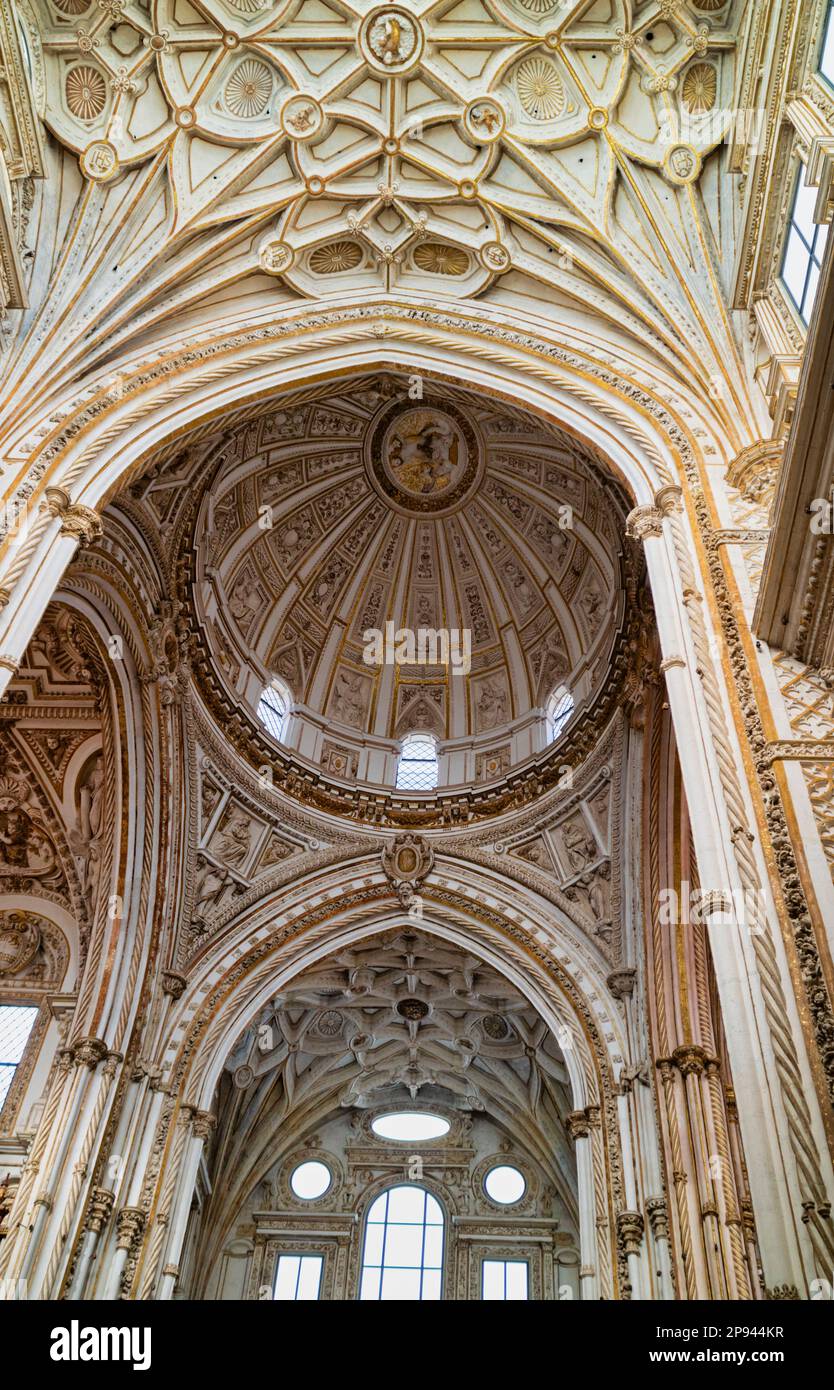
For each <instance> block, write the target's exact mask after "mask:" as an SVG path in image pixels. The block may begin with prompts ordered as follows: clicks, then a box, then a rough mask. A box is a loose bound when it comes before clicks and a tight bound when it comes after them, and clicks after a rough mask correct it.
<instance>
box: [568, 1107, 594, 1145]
mask: <svg viewBox="0 0 834 1390" xmlns="http://www.w3.org/2000/svg"><path fill="white" fill-rule="evenodd" d="M565 1128H566V1130H567V1132H568V1134H569V1135H570V1137H571V1139H572V1140H573V1141H574V1143H576V1141H577V1139H587V1138H588V1135H589V1134H590V1133H591V1126H590V1123H589V1121H588V1116H587V1115H586V1114H585V1111H584V1110H572V1111H571V1112H570V1114H569V1115H566V1116H565Z"/></svg>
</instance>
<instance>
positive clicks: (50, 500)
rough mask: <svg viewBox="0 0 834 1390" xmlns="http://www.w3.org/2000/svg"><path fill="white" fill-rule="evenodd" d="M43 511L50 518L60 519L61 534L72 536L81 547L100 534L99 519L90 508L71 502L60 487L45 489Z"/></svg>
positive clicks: (96, 513)
mask: <svg viewBox="0 0 834 1390" xmlns="http://www.w3.org/2000/svg"><path fill="white" fill-rule="evenodd" d="M44 508H45V510H46V511H47V512H48V513H49V515H50V516H56V517H60V520H61V534H62V535H65V536H72V537H73V538H74V539H75V540H77V541H80V542H81V544H82V545H90V544H91V542H92V541H94V540H97V539H98V537H99V536H100V535H101V533H102V525H101V517H100V516H99V514H98V512H96V511H94V510H93V508H92V507H85V506H84V505H83V504H82V503H81V502H72V501H71V500H70V497H69V494H68V493H66V492H65V491H64V489H63V488H61V487H48V488H47V489H46V501H45V503H44Z"/></svg>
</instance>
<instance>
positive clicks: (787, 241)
mask: <svg viewBox="0 0 834 1390" xmlns="http://www.w3.org/2000/svg"><path fill="white" fill-rule="evenodd" d="M832 4H833V5H834V0H832ZM807 173H808V166H807V165H806V164H803V163H802V162H800V165H799V168H798V170H797V174H796V182H795V184H794V190H793V198H792V199H791V206H790V213H789V215H788V223H787V229H786V232H785V237H784V240H783V243H782V256H781V261H780V265H779V284H780V285H781V287H782V289H783V291H784V293H785V295H786V297H787V300H788V303H789V304H790V305H791V306H792V308H793V310H794V312H795V313H796V314H797V315H798V317H799V320H800V322H801V323H802V325H803V326H804V328H805V329H806V330H807V329H808V327H809V326H810V323H811V319H812V317H813V313H814V305H815V303H816V295H817V291H816V290H815V291H814V297H813V299H812V300H811V303H810V307H809V305H808V291H809V288H810V283H811V274H812V271H813V270H814V269H815V268H816V270H817V288H819V279H820V276H821V274H822V261H823V257H824V255H825V247H826V240H827V235H828V228H827V227H826V226H824V225H823V224H822V223H818V222H815V223H814V235H813V238H812V241H811V244H810V245H809V244H808V239H807V237H806V235H805V233H804V232H803V230H802V228H801V227H800V225H799V223H798V222H797V220H796V208H797V203H798V202H799V197H800V194H801V193H802V190H803V189H805V188H808V186H809V185H808V183H807ZM794 234H796V236H797V237H798V238H799V240H800V242H801V243H802V247H803V250H804V251H805V253H806V255H807V264H806V267H805V280H804V284H803V289H802V295H801V298H800V300H799V302H797V299H796V296H795V295H794V293H793V290H792V289H791V287H790V285H789V284H788V281H787V279H786V278H785V268H786V266H787V260H788V251H789V248H790V245H791V238H792V236H793V235H794ZM820 237H822V246H821V247H820V245H819V242H820ZM806 315H807V317H806Z"/></svg>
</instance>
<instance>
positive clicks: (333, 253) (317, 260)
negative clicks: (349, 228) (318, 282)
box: [310, 241, 362, 275]
mask: <svg viewBox="0 0 834 1390" xmlns="http://www.w3.org/2000/svg"><path fill="white" fill-rule="evenodd" d="M361 260H362V251H361V248H360V247H358V246H357V245H356V242H355V241H332V242H331V243H330V245H329V246H317V247H316V249H315V251H313V252H311V254H310V269H311V270H312V271H313V273H314V274H315V275H341V274H343V273H344V271H346V270H355V269H356V267H357V266H358V265H359V263H360V262H361Z"/></svg>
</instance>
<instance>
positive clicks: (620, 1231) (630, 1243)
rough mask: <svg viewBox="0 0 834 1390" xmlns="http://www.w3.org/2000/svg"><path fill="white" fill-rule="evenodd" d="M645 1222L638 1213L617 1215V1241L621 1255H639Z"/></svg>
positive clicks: (628, 1212)
mask: <svg viewBox="0 0 834 1390" xmlns="http://www.w3.org/2000/svg"><path fill="white" fill-rule="evenodd" d="M644 1229H645V1222H644V1220H643V1217H642V1215H641V1214H640V1212H639V1211H621V1212H619V1213H618V1215H617V1239H618V1241H619V1244H620V1249H621V1250H622V1252H623V1254H624V1255H626V1256H628V1255H639V1254H640V1246H641V1244H642V1242H643V1231H644Z"/></svg>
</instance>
